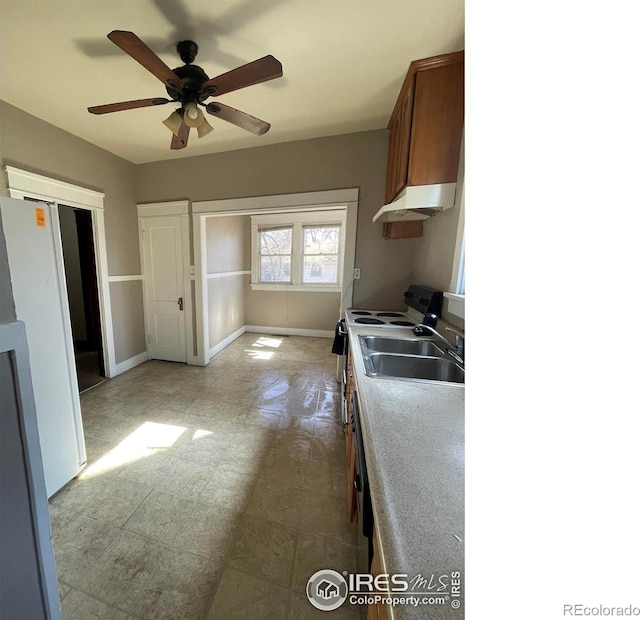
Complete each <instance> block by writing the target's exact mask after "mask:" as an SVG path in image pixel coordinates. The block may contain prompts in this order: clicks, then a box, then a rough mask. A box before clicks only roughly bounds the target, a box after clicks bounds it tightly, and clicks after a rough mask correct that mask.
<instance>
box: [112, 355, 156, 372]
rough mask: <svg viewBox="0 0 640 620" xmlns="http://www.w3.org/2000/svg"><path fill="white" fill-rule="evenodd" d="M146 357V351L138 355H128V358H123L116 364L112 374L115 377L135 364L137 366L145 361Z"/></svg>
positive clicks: (147, 356)
mask: <svg viewBox="0 0 640 620" xmlns="http://www.w3.org/2000/svg"><path fill="white" fill-rule="evenodd" d="M148 359H149V354H148V353H147V352H146V351H143V352H142V353H139V354H138V355H134V356H133V357H130V358H129V359H128V360H125V361H124V362H120V363H119V364H116V374H115V375H114V376H116V377H117V376H118V375H121V374H122V373H123V372H126V371H127V370H131V369H132V368H134V367H135V366H138V365H139V364H142V363H143V362H146V361H147V360H148Z"/></svg>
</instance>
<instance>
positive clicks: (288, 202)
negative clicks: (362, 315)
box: [191, 187, 359, 366]
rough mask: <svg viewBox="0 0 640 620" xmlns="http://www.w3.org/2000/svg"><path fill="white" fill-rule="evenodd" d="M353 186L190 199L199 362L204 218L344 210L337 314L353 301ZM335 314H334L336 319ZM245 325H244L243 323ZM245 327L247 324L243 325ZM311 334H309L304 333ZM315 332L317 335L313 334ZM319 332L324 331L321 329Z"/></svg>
mask: <svg viewBox="0 0 640 620" xmlns="http://www.w3.org/2000/svg"><path fill="white" fill-rule="evenodd" d="M358 197H359V189H358V188H357V187H354V188H349V189H336V190H325V191H318V192H303V193H298V194H277V195H270V196H256V197H251V198H230V199H222V200H202V201H198V202H192V203H191V211H192V213H193V254H194V266H195V285H196V286H195V306H196V308H197V310H196V334H197V343H198V355H197V359H198V362H197V363H199V364H200V365H203V366H204V365H206V364H207V363H208V362H209V359H210V357H211V354H210V352H209V342H208V339H209V299H208V286H207V278H208V274H207V269H206V264H205V262H206V256H207V249H206V220H207V218H210V217H224V216H229V215H262V214H271V213H287V212H300V211H322V210H335V209H344V210H346V234H345V252H344V263H343V272H342V280H341V282H342V294H341V296H340V316H344V311H345V310H346V309H347V308H350V307H351V305H352V303H353V281H354V279H353V275H354V267H355V258H356V226H357V222H358ZM337 318H338V317H336V319H337ZM245 327H246V326H245ZM247 329H248V328H247ZM255 329H256V328H255V327H254V330H255ZM306 335H311V334H306ZM315 335H319V333H318V334H315ZM322 335H326V334H325V333H324V332H323V333H322Z"/></svg>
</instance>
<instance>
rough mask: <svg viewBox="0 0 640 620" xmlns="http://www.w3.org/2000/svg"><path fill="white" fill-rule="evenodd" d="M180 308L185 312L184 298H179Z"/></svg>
mask: <svg viewBox="0 0 640 620" xmlns="http://www.w3.org/2000/svg"><path fill="white" fill-rule="evenodd" d="M178 307H179V308H180V310H184V301H183V299H182V297H178Z"/></svg>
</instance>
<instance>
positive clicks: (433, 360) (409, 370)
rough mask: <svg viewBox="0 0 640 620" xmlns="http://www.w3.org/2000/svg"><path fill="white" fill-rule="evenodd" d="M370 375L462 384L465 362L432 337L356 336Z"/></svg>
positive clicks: (366, 370) (365, 366)
mask: <svg viewBox="0 0 640 620" xmlns="http://www.w3.org/2000/svg"><path fill="white" fill-rule="evenodd" d="M358 338H359V340H360V348H361V350H362V359H363V361H364V368H365V373H366V374H367V376H369V377H378V378H382V379H399V380H403V381H437V382H440V383H451V384H458V385H459V384H464V363H463V362H462V361H461V360H460V359H458V358H456V359H453V357H450V354H449V350H447V352H445V351H444V349H445V347H443V348H440V347H439V346H437V345H436V344H435V343H434V342H433V341H432V340H426V339H425V340H416V339H413V338H384V337H382V336H358Z"/></svg>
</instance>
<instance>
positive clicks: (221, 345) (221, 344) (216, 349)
mask: <svg viewBox="0 0 640 620" xmlns="http://www.w3.org/2000/svg"><path fill="white" fill-rule="evenodd" d="M245 331H247V326H246V325H243V326H242V327H241V328H240V329H238V330H236V331H235V332H233V334H231V335H230V336H227V337H226V338H225V339H224V340H221V341H220V342H219V343H218V344H217V345H216V346H215V347H212V348H211V349H209V352H208V353H207V363H208V362H209V360H210V359H211V358H212V357H213V356H214V355H215V354H216V353H219V352H220V351H222V349H224V348H225V347H227V346H229V345H230V344H231V343H232V342H233V341H234V340H236V339H237V338H240V336H242V334H244V333H245Z"/></svg>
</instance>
